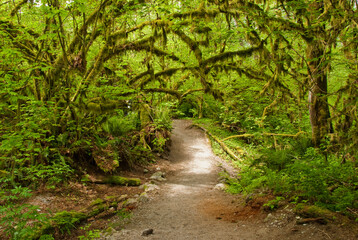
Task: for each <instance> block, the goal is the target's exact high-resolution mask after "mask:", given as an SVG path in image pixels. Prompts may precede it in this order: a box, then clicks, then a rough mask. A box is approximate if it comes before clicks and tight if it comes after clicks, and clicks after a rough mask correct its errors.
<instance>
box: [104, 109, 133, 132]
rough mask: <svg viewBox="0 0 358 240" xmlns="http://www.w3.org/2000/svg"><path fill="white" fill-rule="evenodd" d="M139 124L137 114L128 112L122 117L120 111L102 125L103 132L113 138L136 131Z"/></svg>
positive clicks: (122, 114)
mask: <svg viewBox="0 0 358 240" xmlns="http://www.w3.org/2000/svg"><path fill="white" fill-rule="evenodd" d="M138 124H139V118H138V114H137V113H135V112H129V113H128V114H127V115H124V113H123V112H122V111H120V112H119V113H118V115H116V116H112V117H110V118H108V119H107V120H106V122H104V123H103V125H102V127H103V130H104V131H105V132H107V133H109V134H111V135H113V136H116V137H119V136H124V135H125V134H126V133H129V132H130V131H134V130H136V129H137V126H138Z"/></svg>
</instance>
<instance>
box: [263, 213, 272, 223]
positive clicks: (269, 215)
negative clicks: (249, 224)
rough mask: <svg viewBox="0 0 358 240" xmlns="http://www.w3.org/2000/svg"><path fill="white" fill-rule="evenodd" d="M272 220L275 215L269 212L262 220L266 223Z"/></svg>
mask: <svg viewBox="0 0 358 240" xmlns="http://www.w3.org/2000/svg"><path fill="white" fill-rule="evenodd" d="M274 220H275V217H274V216H273V215H272V214H271V213H269V214H268V215H267V216H266V218H265V220H264V222H265V223H267V222H271V223H272V222H273V221H274Z"/></svg>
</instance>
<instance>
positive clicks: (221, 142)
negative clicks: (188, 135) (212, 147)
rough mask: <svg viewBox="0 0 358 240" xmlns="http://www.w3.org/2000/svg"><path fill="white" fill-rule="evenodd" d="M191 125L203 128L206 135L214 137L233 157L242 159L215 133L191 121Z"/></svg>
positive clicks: (238, 159)
mask: <svg viewBox="0 0 358 240" xmlns="http://www.w3.org/2000/svg"><path fill="white" fill-rule="evenodd" d="M192 125H193V126H195V127H197V128H199V129H201V130H203V131H204V132H205V133H206V134H207V135H209V136H210V137H211V138H212V139H214V140H215V141H216V142H217V143H218V144H219V145H220V147H221V148H222V149H223V150H224V151H225V152H226V153H227V154H228V155H229V156H230V157H231V158H233V159H235V160H237V161H241V160H242V159H240V158H239V157H238V156H237V155H236V154H235V153H234V152H233V151H232V150H231V149H230V148H229V147H228V146H226V144H225V143H223V141H222V140H220V139H219V138H218V137H216V136H215V135H213V134H212V133H210V132H209V131H208V130H206V129H205V128H203V127H202V126H200V125H198V124H195V123H193V124H192Z"/></svg>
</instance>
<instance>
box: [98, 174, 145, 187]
mask: <svg viewBox="0 0 358 240" xmlns="http://www.w3.org/2000/svg"><path fill="white" fill-rule="evenodd" d="M103 182H104V183H109V184H114V185H122V186H139V185H140V184H141V181H140V179H139V178H125V177H121V176H109V177H107V178H106V179H105V180H104V181H103Z"/></svg>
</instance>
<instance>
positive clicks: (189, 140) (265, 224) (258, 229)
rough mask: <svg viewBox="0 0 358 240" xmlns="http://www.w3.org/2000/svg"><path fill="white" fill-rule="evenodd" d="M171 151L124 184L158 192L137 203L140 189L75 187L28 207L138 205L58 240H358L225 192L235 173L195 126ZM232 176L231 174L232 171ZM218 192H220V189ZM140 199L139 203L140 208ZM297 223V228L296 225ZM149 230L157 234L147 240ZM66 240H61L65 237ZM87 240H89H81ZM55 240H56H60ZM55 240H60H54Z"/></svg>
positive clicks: (179, 124)
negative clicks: (108, 200)
mask: <svg viewBox="0 0 358 240" xmlns="http://www.w3.org/2000/svg"><path fill="white" fill-rule="evenodd" d="M173 126H174V130H173V134H172V146H171V150H170V154H169V157H168V158H167V159H159V160H158V161H157V163H155V164H153V165H150V166H147V167H146V170H145V172H144V171H143V168H138V169H134V170H133V171H131V172H123V173H121V174H122V175H124V176H127V177H138V178H141V180H142V182H143V183H145V182H147V183H149V182H152V183H154V184H155V185H156V186H157V187H154V188H152V189H151V191H148V192H147V194H146V195H145V198H142V199H140V197H139V196H142V195H140V194H141V193H142V192H143V191H144V190H143V189H142V188H139V187H120V186H109V185H102V184H101V185H98V184H87V185H82V184H79V183H70V184H69V185H68V186H67V187H65V188H62V189H60V190H45V189H40V190H38V192H37V194H35V195H34V196H33V197H32V198H31V199H30V203H31V204H35V205H39V206H40V207H41V209H43V211H50V212H51V211H52V212H58V211H64V210H67V211H70V210H75V211H77V210H80V209H83V208H84V207H86V206H89V205H90V204H91V203H92V202H93V201H94V200H95V199H97V198H105V197H106V196H118V195H123V194H127V195H128V197H129V198H131V199H137V200H134V201H133V202H132V204H129V205H127V206H126V207H125V208H124V209H123V211H121V212H120V213H118V212H117V213H116V212H114V211H112V209H110V210H109V211H106V212H103V213H102V214H100V215H98V216H96V217H93V218H90V219H89V220H88V221H87V222H86V223H83V225H82V226H79V227H77V228H76V229H74V230H72V231H71V234H60V233H58V234H57V235H56V236H57V237H58V238H59V237H61V239H78V238H79V236H82V237H83V239H91V238H90V235H91V234H89V233H94V232H96V233H98V231H97V230H95V229H100V230H101V231H102V233H101V237H100V238H99V239H141V238H143V239H345V240H349V239H352V240H353V239H356V238H357V236H358V235H357V234H358V227H357V224H354V223H352V222H350V221H348V220H346V219H345V218H344V217H340V216H339V215H337V218H336V220H335V221H333V222H331V221H330V222H328V223H326V224H320V223H319V221H307V222H304V221H302V220H304V218H302V217H300V216H297V215H296V214H295V212H294V207H293V206H291V205H285V206H281V207H280V208H279V209H278V210H276V211H274V212H270V211H267V210H265V207H264V204H265V203H267V202H268V201H269V200H272V199H273V198H274V197H273V196H270V195H266V196H260V195H256V196H255V197H254V198H252V199H251V198H248V197H243V196H241V195H230V194H227V193H225V192H224V191H222V190H221V189H219V188H220V187H221V185H220V184H219V183H220V181H221V180H220V177H219V175H218V173H219V172H220V171H223V166H226V167H224V168H230V167H228V166H227V164H226V163H225V162H223V160H221V159H219V158H218V157H216V156H215V155H214V154H213V153H212V151H211V147H210V143H209V141H208V139H207V138H206V136H205V135H204V133H203V132H202V131H201V130H199V129H195V128H190V126H191V122H190V121H187V120H175V121H174V124H173ZM229 170H230V169H229ZM158 171H161V172H165V173H166V175H165V177H166V179H165V180H164V179H163V181H156V180H150V177H151V176H152V174H153V173H155V172H158ZM218 184H219V185H218ZM138 199H140V200H138ZM298 223H300V224H298ZM146 229H153V234H149V235H148V236H142V233H143V231H145V230H146ZM60 235H61V236H60ZM84 237H87V238H84ZM55 238H56V237H55ZM56 239H57V238H56Z"/></svg>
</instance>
